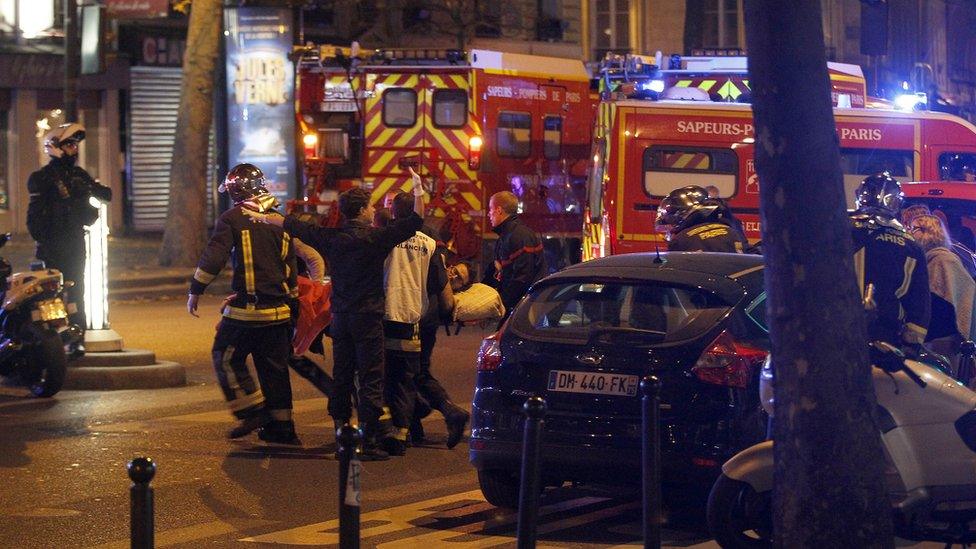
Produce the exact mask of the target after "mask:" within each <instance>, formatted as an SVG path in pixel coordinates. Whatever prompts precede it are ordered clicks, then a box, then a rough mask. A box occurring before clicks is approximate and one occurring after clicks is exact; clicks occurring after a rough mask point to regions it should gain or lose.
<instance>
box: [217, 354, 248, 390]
mask: <svg viewBox="0 0 976 549" xmlns="http://www.w3.org/2000/svg"><path fill="white" fill-rule="evenodd" d="M232 356H234V346H233V345H228V346H227V348H226V349H224V353H223V354H222V355H220V370H221V371H222V372H224V375H225V376H227V388H228V389H230V392H231V394H232V395H233V398H232V399H231V400H237V399H239V398H241V397H243V396H245V395H246V394H247V393H246V392H244V388H243V387H241V382H240V380H239V379H237V374H235V373H234V369H233V368H231V366H230V357H232Z"/></svg>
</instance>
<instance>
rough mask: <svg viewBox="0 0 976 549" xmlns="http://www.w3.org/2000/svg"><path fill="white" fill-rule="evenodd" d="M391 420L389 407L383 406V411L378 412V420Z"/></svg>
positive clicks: (391, 415)
mask: <svg viewBox="0 0 976 549" xmlns="http://www.w3.org/2000/svg"><path fill="white" fill-rule="evenodd" d="M392 420H393V414H391V413H390V407H389V406H384V407H383V413H382V414H380V421H392Z"/></svg>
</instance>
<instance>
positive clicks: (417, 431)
mask: <svg viewBox="0 0 976 549" xmlns="http://www.w3.org/2000/svg"><path fill="white" fill-rule="evenodd" d="M426 439H427V436H426V433H424V424H423V423H421V421H420V418H419V417H417V416H413V420H411V421H410V444H412V445H414V446H420V445H422V444H423V443H424V441H425V440H426Z"/></svg>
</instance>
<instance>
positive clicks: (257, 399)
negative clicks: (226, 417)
mask: <svg viewBox="0 0 976 549" xmlns="http://www.w3.org/2000/svg"><path fill="white" fill-rule="evenodd" d="M228 367H229V365H228ZM262 404H264V393H262V392H261V389H258V390H256V391H255V392H253V393H251V394H249V395H248V394H245V395H242V396H240V397H238V398H235V399H234V400H231V401H230V402H228V403H227V405H228V406H230V411H232V412H241V411H244V410H247V409H248V408H254V407H255V406H260V405H262Z"/></svg>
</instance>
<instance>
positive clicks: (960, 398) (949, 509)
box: [707, 342, 976, 548]
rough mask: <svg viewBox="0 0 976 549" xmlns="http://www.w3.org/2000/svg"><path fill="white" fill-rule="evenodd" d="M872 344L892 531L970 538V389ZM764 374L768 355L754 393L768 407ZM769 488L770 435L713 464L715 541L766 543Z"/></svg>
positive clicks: (947, 539) (973, 476)
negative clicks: (717, 471)
mask: <svg viewBox="0 0 976 549" xmlns="http://www.w3.org/2000/svg"><path fill="white" fill-rule="evenodd" d="M871 345H872V349H871V359H872V363H873V364H874V366H873V367H872V369H871V373H872V378H873V380H874V390H875V393H876V394H877V398H878V417H879V423H880V426H881V438H882V442H883V445H884V449H885V458H886V464H887V467H886V480H887V485H888V496H889V497H888V499H889V501H890V502H891V503H892V509H891V511H892V517H893V520H894V525H895V534H896V535H897V536H898V537H901V538H904V539H908V540H915V541H938V542H943V543H947V544H954V543H974V542H976V393H974V392H973V391H970V390H969V389H967V388H966V387H965V386H963V385H962V384H961V383H959V382H958V381H956V380H955V379H953V378H952V377H950V376H949V375H946V374H945V373H944V372H942V371H939V370H938V369H936V368H932V367H930V366H929V365H928V364H926V363H924V362H920V361H918V360H914V359H910V358H908V357H906V356H905V354H904V353H903V352H902V351H901V350H899V349H897V348H895V347H893V346H891V345H889V344H887V343H884V342H874V343H872V344H871ZM915 358H917V357H915ZM772 381H773V372H772V368H771V367H770V365H769V361H768V359H767V363H766V365H764V367H763V371H762V374H761V376H760V387H761V389H760V395H761V397H762V403H763V408H764V409H765V410H766V412H767V413H769V414H770V416H772V412H773V410H772V401H773V390H772ZM772 489H773V441H771V440H767V441H765V442H762V443H759V444H757V445H755V446H752V447H750V448H747V449H745V450H743V451H742V452H740V453H738V454H736V455H735V456H733V457H732V459H730V460H729V461H727V462H726V463H725V464H724V465H723V466H722V474H721V476H719V478H718V480H716V481H715V484H714V486H713V487H712V491H711V494H710V495H709V498H708V509H707V517H708V527H709V530H710V531H711V533H712V535H713V536H715V539H716V541H718V543H719V544H720V545H721V546H722V547H725V548H746V547H750V548H751V547H770V546H771V540H772Z"/></svg>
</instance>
